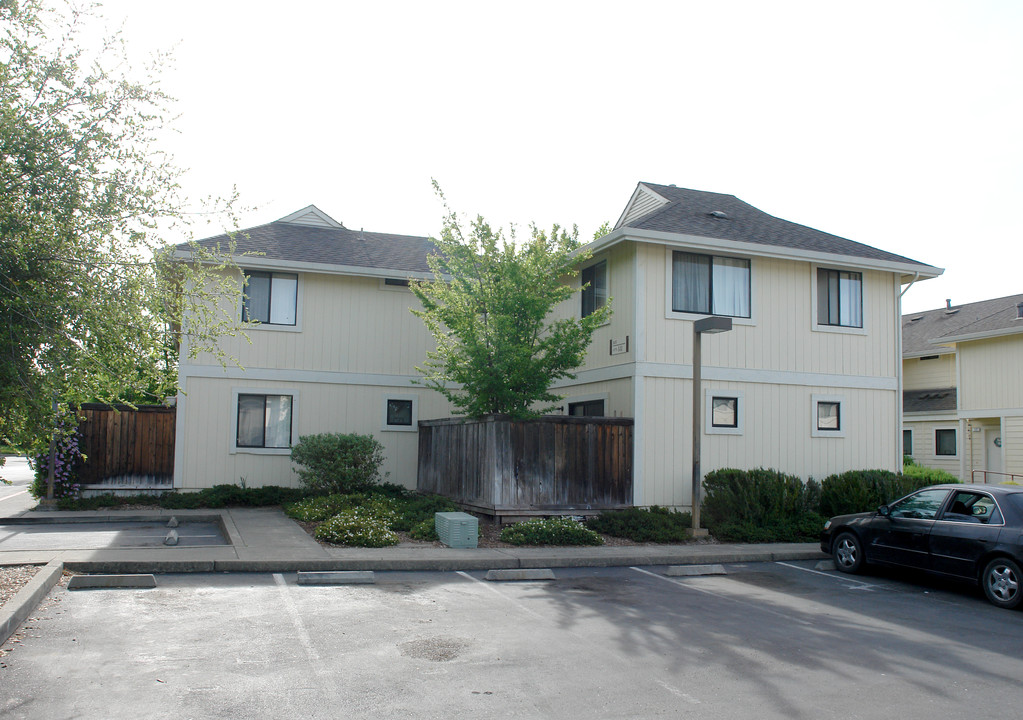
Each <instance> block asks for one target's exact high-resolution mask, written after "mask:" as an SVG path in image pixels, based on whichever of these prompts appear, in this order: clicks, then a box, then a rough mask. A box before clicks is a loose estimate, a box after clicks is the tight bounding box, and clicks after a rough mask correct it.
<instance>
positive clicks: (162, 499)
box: [57, 485, 309, 510]
mask: <svg viewBox="0 0 1023 720" xmlns="http://www.w3.org/2000/svg"><path fill="white" fill-rule="evenodd" d="M308 495H309V493H308V491H306V490H303V489H301V488H287V487H280V486H278V485H267V486H265V487H257V488H243V487H241V486H240V485H214V486H213V487H211V488H206V489H205V490H200V491H198V492H176V491H175V492H167V493H163V494H162V495H147V494H140V495H113V494H104V495H97V496H95V497H84V498H75V497H68V498H60V499H59V500H58V501H57V508H58V509H60V510H98V509H100V508H108V507H114V508H116V507H123V506H125V505H153V506H156V507H161V508H167V509H169V510H197V509H202V508H223V507H267V506H270V505H284V504H286V503H293V502H296V501H298V500H301V499H303V498H305V497H307V496H308Z"/></svg>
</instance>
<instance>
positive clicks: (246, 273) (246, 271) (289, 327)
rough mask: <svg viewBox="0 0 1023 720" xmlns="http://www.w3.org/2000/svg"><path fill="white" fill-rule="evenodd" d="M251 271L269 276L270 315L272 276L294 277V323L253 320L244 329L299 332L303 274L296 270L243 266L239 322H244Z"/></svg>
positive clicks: (269, 306) (269, 310) (271, 307)
mask: <svg viewBox="0 0 1023 720" xmlns="http://www.w3.org/2000/svg"><path fill="white" fill-rule="evenodd" d="M253 273H260V274H262V275H269V276H270V286H271V288H270V290H271V291H270V298H269V300H268V307H267V310H268V312H269V313H270V314H271V315H272V313H273V276H274V275H281V276H285V275H287V276H293V277H294V278H295V322H294V323H287V324H285V323H274V322H269V321H268V322H262V321H253V322H252V323H251V324H248V325H246V327H245V330H246V331H249V330H270V331H277V332H301V331H302V299H303V295H304V287H303V286H304V285H305V283H304V281H303V274H302V273H298V272H288V271H285V270H274V269H265V268H252V267H249V268H243V269H242V278H241V283H242V287H241V293H242V297H241V298H240V299H239V312H238V317H239V318H241V322H243V323H245V322H246V320H245V314H246V313H245V311H246V297H247V292H246V291H247V290H248V288H249V283H248V282H247V278H248V277H250V276H251V275H252V274H253Z"/></svg>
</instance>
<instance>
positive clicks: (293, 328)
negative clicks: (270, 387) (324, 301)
mask: <svg viewBox="0 0 1023 720" xmlns="http://www.w3.org/2000/svg"><path fill="white" fill-rule="evenodd" d="M246 270H252V271H253V272H268V273H275V272H280V273H285V274H287V275H297V276H298V283H297V285H298V289H297V291H296V293H295V324H294V325H274V324H271V323H252V324H250V323H243V324H242V328H243V329H244V330H245V332H249V331H250V330H254V331H257V332H302V305H303V302H302V299H303V297H304V296H305V273H296V272H293V271H291V270H273V269H272V268H251V267H250V268H242V276H241V278H240V279H239V282H240V283H241V291H242V294H243V295H244V294H245V272H246ZM401 289H402V290H404V289H405V288H401ZM244 313H245V298H244V297H239V298H238V310H237V315H235V317H238V318H242V317H245V314H244ZM278 394H280V393H278Z"/></svg>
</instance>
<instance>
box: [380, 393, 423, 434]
mask: <svg viewBox="0 0 1023 720" xmlns="http://www.w3.org/2000/svg"><path fill="white" fill-rule="evenodd" d="M392 400H395V401H398V402H410V403H412V422H411V424H409V425H392V424H390V422H389V421H390V413H389V412H388V410H389V407H388V406H389V404H390V402H391V401H392ZM380 430H381V432H419V396H418V395H404V394H398V393H386V394H385V395H384V396H383V415H382V417H381V419H380Z"/></svg>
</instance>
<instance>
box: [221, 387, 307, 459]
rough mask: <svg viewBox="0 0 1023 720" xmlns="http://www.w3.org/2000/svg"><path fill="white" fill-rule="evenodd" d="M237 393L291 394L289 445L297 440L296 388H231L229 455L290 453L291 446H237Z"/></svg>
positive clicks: (293, 444)
mask: <svg viewBox="0 0 1023 720" xmlns="http://www.w3.org/2000/svg"><path fill="white" fill-rule="evenodd" d="M239 395H290V396H291V446H292V447H294V446H295V443H296V442H298V437H299V434H298V390H293V389H291V388H257V387H252V388H249V387H233V388H231V448H230V450H229V451H228V452H229V453H230V454H231V455H291V448H290V447H286V448H252V447H238V396H239Z"/></svg>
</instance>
